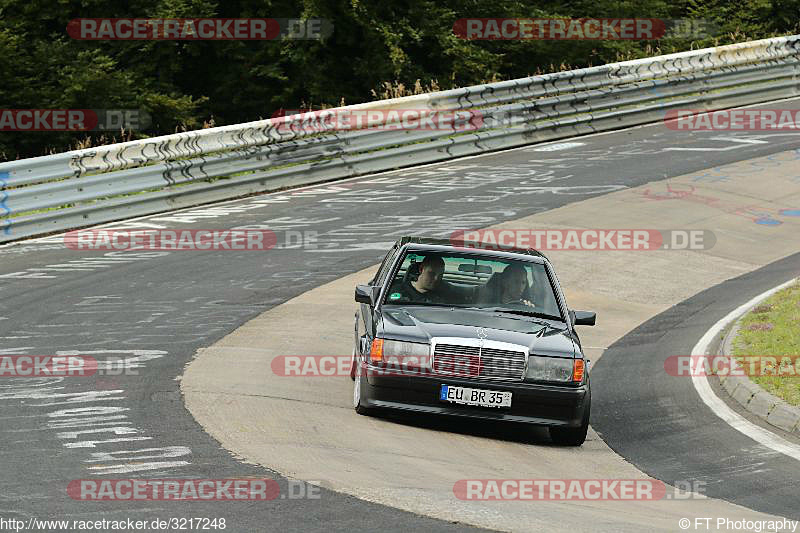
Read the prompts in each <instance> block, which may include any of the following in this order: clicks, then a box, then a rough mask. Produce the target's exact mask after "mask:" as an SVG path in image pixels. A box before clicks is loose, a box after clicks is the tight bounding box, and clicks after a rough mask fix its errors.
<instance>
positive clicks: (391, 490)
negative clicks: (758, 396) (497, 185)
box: [181, 153, 800, 531]
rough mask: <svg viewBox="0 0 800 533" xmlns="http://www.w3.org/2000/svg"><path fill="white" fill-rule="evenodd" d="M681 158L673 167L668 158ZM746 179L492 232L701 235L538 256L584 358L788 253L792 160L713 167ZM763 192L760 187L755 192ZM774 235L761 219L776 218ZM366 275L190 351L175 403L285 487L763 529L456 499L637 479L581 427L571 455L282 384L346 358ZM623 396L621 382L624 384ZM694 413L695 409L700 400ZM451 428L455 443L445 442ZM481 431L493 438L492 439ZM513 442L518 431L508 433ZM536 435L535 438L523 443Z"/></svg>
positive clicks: (692, 504) (795, 197) (515, 521)
mask: <svg viewBox="0 0 800 533" xmlns="http://www.w3.org/2000/svg"><path fill="white" fill-rule="evenodd" d="M676 155H677V154H676ZM711 172H712V173H713V172H716V173H718V174H720V175H735V176H744V177H746V179H734V180H708V179H701V178H702V177H703V176H707V175H708V174H709V171H704V172H700V173H696V174H690V175H686V176H681V177H678V178H674V179H670V180H667V181H660V182H653V183H651V184H647V185H644V186H641V187H637V188H633V189H628V190H623V191H619V192H615V193H611V194H607V195H604V196H600V197H597V198H593V199H589V200H586V201H583V202H579V203H574V204H571V205H569V206H566V207H563V208H558V209H554V210H551V211H547V212H544V213H540V214H535V215H532V216H529V217H526V218H523V219H520V220H517V221H514V222H507V223H504V224H501V225H498V226H495V227H496V228H511V229H526V228H528V229H559V228H563V229H567V228H569V229H572V228H589V227H592V228H598V229H614V228H653V229H662V230H665V229H706V230H712V231H713V232H714V234H715V235H716V243H715V244H714V246H713V247H712V248H711V249H707V250H659V251H635V252H634V251H592V252H587V251H550V252H545V253H546V254H547V255H548V257H549V258H550V259H551V261H552V262H553V265H554V266H555V269H556V272H557V274H558V276H559V278H560V281H561V284H562V286H563V287H564V289H565V292H566V296H567V302H568V304H569V306H570V308H572V309H586V310H593V311H596V312H597V314H598V321H597V326H595V327H594V328H592V327H581V328H580V330H579V331H580V334H581V338H582V342H583V345H584V348H585V352H586V353H587V355H588V357H589V358H590V359H592V361H593V362H596V361H597V360H598V359H599V358H600V357H601V355H602V353H603V350H604V349H605V348H606V347H608V346H609V345H610V344H611V343H613V342H614V341H615V340H617V339H619V338H620V337H622V336H623V335H624V334H625V333H626V332H628V331H630V330H632V329H633V328H635V327H636V326H637V325H638V324H641V323H642V322H645V321H646V320H648V319H649V318H651V317H653V316H655V315H657V314H659V313H660V312H662V311H664V310H666V309H668V308H670V307H671V306H673V305H675V304H676V303H679V302H681V301H683V300H684V299H686V298H689V297H690V296H692V295H694V294H696V293H698V292H700V291H702V290H703V289H706V288H708V287H711V286H713V285H716V284H718V283H721V282H722V281H724V280H726V279H730V278H734V277H736V276H739V275H741V274H743V273H746V272H750V271H752V270H755V269H757V268H759V267H761V266H763V265H766V264H769V263H770V262H772V261H775V260H778V259H780V258H782V257H785V256H788V255H791V254H793V253H796V252H798V251H800V241H798V239H797V238H796V235H797V231H798V225H800V218H792V217H785V218H780V217H781V209H782V208H784V207H785V206H787V205H789V206H790V205H795V206H796V205H800V181H798V180H797V178H796V176H797V175H798V174H800V161H796V160H795V157H794V155H793V154H791V153H781V154H774V155H771V156H768V157H763V158H758V159H753V160H748V161H742V162H739V163H734V164H730V165H726V166H723V167H718V168H715V169H713V171H711ZM767 184H768V186H767ZM779 218H780V222H782V224H780V225H771V224H769V223H767V222H765V221H768V220H777V219H779ZM376 269H377V265H376V266H373V267H371V268H368V269H365V270H363V271H361V272H358V273H356V274H352V275H349V276H345V277H343V278H341V279H339V280H337V281H334V282H332V283H329V284H327V285H324V286H321V287H318V288H316V289H313V290H311V291H309V292H306V293H304V294H302V295H300V296H299V297H297V298H294V299H292V300H290V301H288V302H286V303H285V304H282V305H280V306H278V307H275V308H273V309H271V310H269V311H267V312H265V313H263V314H262V315H261V316H259V317H257V318H255V319H254V320H251V321H250V322H248V323H246V324H245V325H243V326H242V327H240V328H239V329H237V330H236V331H234V332H233V333H231V334H230V335H228V336H226V337H224V338H223V339H221V340H220V341H219V342H217V343H215V344H214V345H212V346H210V347H208V348H205V349H202V350H200V351H199V353H198V355H197V357H196V359H195V360H194V361H192V363H191V364H190V365H189V366H188V367H187V369H186V372H185V374H184V376H183V378H182V381H181V390H182V392H183V394H184V398H185V404H186V407H187V408H188V409H189V411H190V412H191V413H192V414H193V416H194V417H195V419H196V420H197V421H198V422H199V423H200V424H201V425H202V426H203V427H204V428H205V429H206V430H207V431H208V432H209V433H210V434H211V435H212V436H213V437H214V438H216V439H217V440H218V441H219V442H220V443H221V444H222V445H223V446H224V447H225V448H226V449H228V450H230V451H232V452H234V453H235V454H236V455H237V456H239V457H241V458H243V459H244V460H246V461H249V462H253V463H257V464H260V465H264V466H266V467H269V468H271V469H274V470H276V471H278V472H280V473H281V474H284V475H286V476H288V477H291V478H298V479H303V480H310V481H316V482H319V484H320V485H322V486H325V487H328V488H331V489H333V490H336V491H341V492H344V493H347V494H352V495H355V496H358V497H360V498H363V499H366V500H369V501H374V502H379V503H382V504H386V505H390V506H394V507H398V508H401V509H405V510H409V511H412V512H415V513H419V514H423V515H427V516H431V517H436V518H441V519H444V520H459V521H461V522H463V523H469V524H474V525H477V526H482V527H489V528H495V529H501V530H519V531H522V530H539V529H546V530H548V531H575V530H584V529H585V528H586V525H587V524H591V529H592V530H593V531H641V530H644V529H647V530H663V531H674V530H676V529H677V528H676V526H677V524H678V520H679V519H680V518H683V517H687V518H689V519H691V520H692V521H694V518H696V517H709V516H712V517H730V518H732V519H733V518H736V519H748V520H767V519H770V518H774V517H770V516H769V515H765V514H762V513H757V512H754V511H750V510H748V509H746V508H744V507H740V506H736V505H733V504H730V503H728V502H725V501H721V500H714V499H702V498H695V499H687V500H660V501H605V502H603V501H561V502H543V501H536V502H531V501H527V502H526V501H507V502H491V501H461V500H458V499H456V498H455V497H454V495H453V485H454V483H455V482H456V481H458V480H461V479H501V478H511V479H578V478H579V479H589V478H598V479H600V478H602V479H646V476H645V475H644V474H643V473H642V472H640V471H639V470H637V469H636V468H635V467H633V466H632V465H631V464H630V463H628V462H626V461H625V460H624V459H623V458H622V457H620V456H618V455H617V454H615V453H614V452H613V451H612V450H611V449H610V448H609V447H608V446H607V445H606V444H605V443H604V442H603V441H602V440H601V439H600V438H599V437H598V436H597V435H596V434H595V433H594V432H593V431H592V430H591V429H590V432H589V437H588V439H587V441H586V443H585V444H584V445H583V446H582V447H580V448H563V447H556V446H552V445H550V443H549V440H548V439H547V437H546V434H545V433H542V435H541V436H540V438H539V439H538V440H537V439H536V438H533V440H532V441H531V439H529V438H523V437H522V436H520V435H519V434H515V432H514V431H512V430H507V429H498V432H499V438H494V436H493V434H492V433H491V431H488V430H486V431H481V430H475V431H473V430H471V429H466V430H463V429H462V428H461V425H459V424H457V423H456V424H446V423H443V424H442V425H441V427H443V428H444V429H445V430H447V429H451V431H442V430H440V429H439V426H437V425H436V424H434V423H421V424H415V423H411V422H408V421H405V422H404V421H402V420H401V421H399V422H398V421H397V420H388V419H382V418H370V417H362V416H358V415H356V414H355V413H354V412H353V409H352V407H351V402H352V382H351V381H350V379H349V378H342V377H339V378H337V377H315V378H299V377H281V376H277V375H275V374H274V373H273V372H272V370H271V367H270V361H271V360H272V359H273V358H274V357H276V356H280V355H340V356H344V355H349V354H350V353H351V350H352V341H353V314H354V311H355V307H356V304H355V303H354V301H353V288H354V286H355V285H356V284H357V283H363V282H366V281H367V280H368V279H370V278H371V277H372V275H373V274H374V272H375V270H376ZM620 386H624V384H620ZM698 402H699V400H698ZM453 427H454V428H455V431H452V429H453ZM490 429H491V428H490ZM522 431H524V430H518V431H517V432H516V433H519V432H522ZM534 433H535V432H534Z"/></svg>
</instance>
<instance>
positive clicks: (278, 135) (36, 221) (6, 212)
mask: <svg viewBox="0 0 800 533" xmlns="http://www.w3.org/2000/svg"><path fill="white" fill-rule="evenodd" d="M799 49H800V35H793V36H788V37H779V38H773V39H764V40H760V41H751V42H746V43H739V44H734V45H726V46H719V47H715V48H707V49H702V50H694V51H690V52H682V53H677V54H670V55H664V56H659V57H653V58H646V59H637V60H632V61H624V62H620V63H612V64H608V65H602V66H597V67H590V68H584V69H578V70H571V71H565V72H557V73H553V74H544V75H537V76H531V77H528V78H522V79H517V80H510V81H503V82H497V83H490V84H485V85H476V86H473V87H465V88H461V89H452V90H448V91H441V92H434V93H428V94H421V95H415V96H409V97H403V98H396V99H391V100H382V101H376V102H370V103H367V104H359V105H354V106H347V107H341V108H337V109H333V110H326V111H319V112H315V113H314V114H313V115H311V118H312V119H313V120H309V115H305V116H304V115H292V116H289V117H283V118H273V119H269V120H260V121H256V122H248V123H245V124H236V125H232V126H224V127H217V128H209V129H203V130H197V131H189V132H184V133H177V134H174V135H165V136H162V137H155V138H150V139H143V140H137V141H130V142H125V143H119V144H112V145H106V146H99V147H96V148H89V149H83V150H75V151H70V152H65V153H60V154H55V155H49V156H43V157H35V158H30V159H21V160H17V161H13V162H8V163H0V229H1V230H2V231H0V242H6V241H12V240H16V239H20V238H24V237H30V236H34V235H41V234H45V233H49V232H55V231H61V230H66V229H71V228H77V227H82V226H87V225H92V224H98V223H102V222H108V221H112V220H119V219H124V218H129V217H134V216H141V215H147V214H153V213H158V212H163V211H169V210H174V209H178V208H183V207H189V206H193V205H200V204H203V203H208V202H212V201H218V200H224V199H231V198H236V197H239V196H244V195H248V194H252V193H259V192H265V191H271V190H278V189H281V188H284V187H289V186H298V185H307V184H313V183H319V182H324V181H330V180H335V179H341V178H346V177H351V176H356V175H361V174H367V173H370V172H376V171H384V170H390V169H395V168H401V167H404V166H409V165H419V164H422V163H430V162H434V161H442V160H446V159H451V158H455V157H460V156H466V155H473V154H478V153H482V152H487V151H491V150H496V149H503V148H510V147H514V146H520V145H525V144H531V143H536V142H542V141H549V140H556V139H561V138H566V137H574V136H576V135H582V134H587V133H593V132H598V131H606V130H612V129H617V128H623V127H628V126H633V125H637V124H644V123H648V122H654V121H658V120H663V119H664V117H665V113H666V112H667V111H669V110H670V109H701V110H705V111H711V110H715V109H724V108H728V107H734V106H741V105H747V104H754V103H758V102H766V101H770V100H776V99H780V98H787V97H792V96H797V95H798V81H797V77H798V73H799V72H800V70H799V69H798V67H800V59H799V58H798V50H799ZM390 109H394V110H410V109H416V110H422V111H423V112H430V113H434V114H437V113H438V114H439V115H442V114H447V116H448V117H450V118H452V119H453V120H452V123H451V126H449V127H448V126H445V127H442V128H430V129H429V128H417V127H406V126H408V124H405V123H402V122H398V117H397V115H392V114H391V113H386V112H385V111H386V110H390ZM378 110H382V111H383V112H382V113H379V114H378V115H377V117H378V121H377V122H374V123H373V124H372V127H371V128H368V129H342V128H341V126H342V124H340V123H338V122H337V121H336V120H327V119H329V118H331V117H335V116H336V113H339V114H342V113H345V114H348V115H351V116H353V115H355V114H357V113H367V112H369V111H378ZM373 118H374V117H373ZM445 122H446V121H445Z"/></svg>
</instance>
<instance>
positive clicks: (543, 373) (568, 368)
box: [525, 355, 583, 383]
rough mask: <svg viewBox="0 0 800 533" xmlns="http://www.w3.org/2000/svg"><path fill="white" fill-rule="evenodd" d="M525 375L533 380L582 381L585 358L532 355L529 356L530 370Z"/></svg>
mask: <svg viewBox="0 0 800 533" xmlns="http://www.w3.org/2000/svg"><path fill="white" fill-rule="evenodd" d="M578 367H580V368H578ZM573 376H574V377H575V380H573ZM525 377H526V378H527V379H529V380H532V381H557V382H560V383H566V382H569V381H577V382H580V381H581V380H583V359H565V358H560V357H542V356H540V355H531V356H528V371H527V372H526V374H525Z"/></svg>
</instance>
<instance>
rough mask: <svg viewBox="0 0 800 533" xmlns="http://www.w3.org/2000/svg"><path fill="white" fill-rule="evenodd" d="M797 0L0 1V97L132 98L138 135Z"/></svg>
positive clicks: (59, 141) (485, 70) (19, 135)
mask: <svg viewBox="0 0 800 533" xmlns="http://www.w3.org/2000/svg"><path fill="white" fill-rule="evenodd" d="M799 9H800V0H740V1H738V2H728V1H727V0H675V1H668V0H637V1H635V2H634V1H632V0H621V1H620V0H591V1H590V0H563V1H552V0H540V1H537V2H533V1H531V0H495V1H493V2H483V1H480V0H394V1H375V0H301V1H299V2H298V1H296V0H130V1H121V0H55V1H54V0H0V109H27V108H36V109H69V108H78V109H140V110H144V111H146V112H147V113H149V115H150V116H151V117H152V124H151V125H150V126H149V127H148V128H147V129H145V130H143V131H137V132H133V135H134V138H135V137H143V136H152V135H161V134H165V133H172V132H174V131H181V130H186V129H197V128H200V127H203V126H204V125H209V124H214V125H223V124H234V123H238V122H246V121H250V120H257V119H259V118H267V117H269V116H271V115H272V114H273V113H274V112H275V111H276V110H278V109H281V108H284V109H296V108H299V107H303V106H314V107H320V106H321V107H330V106H336V105H340V104H342V103H345V104H353V103H358V102H364V101H368V100H371V99H373V98H374V97H375V96H374V95H382V94H384V93H385V92H386V88H387V86H388V87H390V88H391V87H395V88H397V87H414V86H415V85H416V86H417V87H438V88H440V89H448V88H452V87H459V86H466V85H473V84H477V83H483V82H486V81H493V80H502V79H513V78H518V77H524V76H528V75H531V74H534V73H537V72H546V71H550V70H552V69H558V68H577V67H584V66H589V65H598V64H602V63H607V62H611V61H615V60H620V59H630V58H637V57H644V56H648V55H654V54H657V53H670V52H674V51H681V50H687V49H690V48H698V47H704V46H713V45H716V44H725V43H729V42H738V41H743V40H749V39H757V38H763V37H769V36H773V35H781V34H787V33H792V32H795V31H797V29H798V28H797V26H798V16H797V14H798V13H800V11H799ZM81 17H92V18H99V17H115V18H122V17H139V18H143V17H146V18H181V17H184V18H196V17H218V18H234V17H267V18H312V17H319V18H324V19H328V20H329V21H331V22H332V24H333V27H334V31H333V34H332V35H331V36H330V37H328V38H326V39H324V40H272V41H152V40H151V41H133V40H131V41H81V40H75V39H72V38H70V37H69V35H68V34H67V32H66V26H67V23H68V22H69V21H70V20H71V19H74V18H81ZM467 17H486V18H489V17H524V18H531V17H569V18H583V17H632V18H634V17H635V18H668V19H681V18H695V19H706V20H711V21H713V22H715V23H716V24H717V25H718V26H719V28H720V30H721V32H720V34H719V35H718V36H716V37H708V38H705V39H700V40H694V41H691V40H687V39H683V40H681V39H666V40H661V41H542V40H521V41H468V40H464V39H461V38H459V37H457V36H456V35H455V34H454V32H453V23H454V22H455V21H456V20H457V19H459V18H467ZM100 135H101V134H100V133H99V132H98V133H92V134H91V136H90V137H89V138H87V134H86V133H64V132H62V133H57V132H0V160H2V159H3V158H5V159H14V158H17V157H30V156H36V155H43V154H47V153H50V152H53V151H62V150H65V149H69V148H71V147H75V146H77V145H79V144H80V145H82V146H87V145H96V144H101V143H103V142H111V141H113V140H121V138H120V134H113V133H112V134H111V136H109V134H108V132H106V133H105V134H104V135H105V136H104V137H101V136H100Z"/></svg>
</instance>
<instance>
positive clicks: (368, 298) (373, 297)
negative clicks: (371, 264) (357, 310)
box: [356, 285, 381, 305]
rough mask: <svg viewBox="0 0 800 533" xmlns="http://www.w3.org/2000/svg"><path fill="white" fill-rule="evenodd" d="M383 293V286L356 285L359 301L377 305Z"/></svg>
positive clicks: (357, 299)
mask: <svg viewBox="0 0 800 533" xmlns="http://www.w3.org/2000/svg"><path fill="white" fill-rule="evenodd" d="M380 294H381V288H380V287H379V286H375V285H356V301H357V302H358V303H362V304H367V305H375V302H377V300H378V297H379V296H380Z"/></svg>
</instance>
